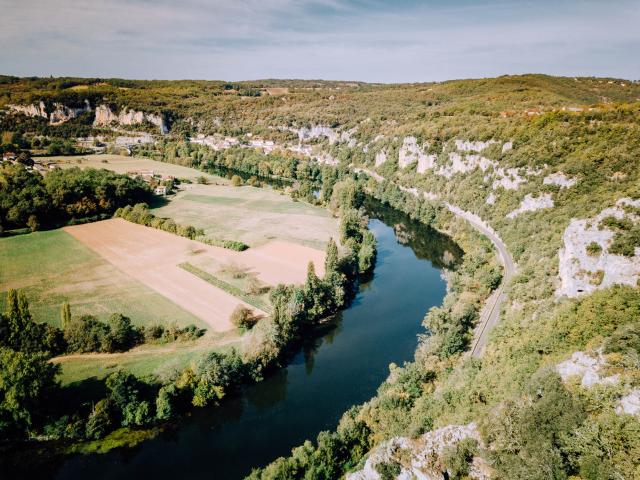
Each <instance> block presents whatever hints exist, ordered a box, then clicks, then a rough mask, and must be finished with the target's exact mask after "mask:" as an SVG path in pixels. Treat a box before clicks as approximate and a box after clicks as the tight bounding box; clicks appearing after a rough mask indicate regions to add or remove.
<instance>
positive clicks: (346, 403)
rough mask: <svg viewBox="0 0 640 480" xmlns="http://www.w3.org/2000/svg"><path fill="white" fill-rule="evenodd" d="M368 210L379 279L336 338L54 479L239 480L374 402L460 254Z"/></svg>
mask: <svg viewBox="0 0 640 480" xmlns="http://www.w3.org/2000/svg"><path fill="white" fill-rule="evenodd" d="M369 209H370V212H371V217H372V220H371V222H370V229H371V230H372V232H373V233H374V234H375V236H376V238H377V240H378V259H377V263H376V268H375V274H374V277H373V279H372V280H371V281H370V282H368V283H366V284H364V285H362V286H361V288H360V291H359V293H358V295H357V296H356V298H355V300H354V302H353V304H352V305H351V306H350V308H349V309H347V310H345V311H344V312H343V314H342V318H341V319H339V320H337V322H336V327H335V328H334V329H333V330H331V331H330V332H329V333H328V334H326V335H325V336H324V337H322V338H319V339H318V340H317V341H316V342H315V343H314V344H313V345H310V346H308V347H306V348H303V349H302V350H301V351H300V352H299V353H298V354H297V355H296V356H295V357H294V358H293V360H292V362H291V363H290V364H289V366H288V367H287V368H285V369H282V370H280V371H278V372H277V373H275V374H274V375H273V376H271V377H269V378H267V379H266V380H265V381H263V382H261V383H259V384H256V385H253V386H251V387H248V388H247V389H246V390H245V391H244V392H243V393H242V394H241V395H239V396H236V397H235V398H230V399H229V400H228V401H226V402H225V403H223V404H222V405H221V406H220V407H217V408H211V409H206V410H198V411H196V412H195V414H194V415H193V416H192V417H190V418H188V419H186V420H184V421H183V422H182V423H181V425H180V427H179V428H178V429H176V430H174V431H172V432H166V433H164V434H162V435H161V436H160V437H158V438H155V439H153V440H149V441H146V442H144V443H142V444H141V445H139V446H138V447H135V448H133V449H128V450H122V451H115V452H111V453H109V454H105V455H91V456H77V457H72V458H70V459H68V460H67V461H66V462H65V463H63V465H62V466H61V468H60V470H59V471H58V473H57V478H59V479H91V480H98V479H134V478H135V479H138V478H153V479H155V480H158V479H165V478H166V479H172V480H173V479H175V478H188V479H200V478H202V479H205V478H206V479H209V480H210V479H212V478H214V479H238V478H242V477H243V476H245V475H247V474H248V473H249V472H250V471H251V468H252V467H257V466H263V465H265V464H267V463H269V462H270V461H272V460H274V459H275V458H277V457H278V456H284V455H287V454H288V453H289V452H290V450H291V448H293V447H295V446H297V445H299V444H301V443H302V442H303V441H304V440H305V439H315V437H316V436H317V434H318V432H320V431H321V430H327V429H332V428H334V427H335V426H336V424H337V422H338V420H339V418H340V416H341V415H342V413H343V412H344V411H345V410H347V409H348V408H349V407H350V406H352V405H355V404H359V403H362V402H364V401H366V400H368V399H369V398H371V397H372V396H373V395H374V394H375V391H376V388H377V387H378V386H379V385H380V383H381V382H382V381H383V380H384V379H385V378H386V376H387V375H388V371H389V370H388V366H389V363H391V362H395V363H398V364H401V363H402V362H404V361H407V360H411V359H412V356H413V352H414V350H415V348H416V344H417V338H416V335H417V334H418V333H421V332H424V329H423V328H422V327H421V321H422V318H423V316H424V314H425V313H426V311H427V310H428V309H429V308H430V307H431V306H434V305H440V304H441V303H442V299H443V297H444V295H445V289H446V286H445V282H444V280H443V279H442V277H441V270H440V269H441V268H442V267H443V266H445V265H449V264H451V263H453V262H455V261H456V259H457V258H459V256H460V255H461V253H462V252H461V251H460V249H459V248H458V247H457V245H455V244H454V243H453V242H451V240H450V239H448V238H446V237H443V236H441V235H439V234H437V233H436V232H433V231H432V230H429V229H425V228H424V227H421V226H420V225H419V224H416V223H414V222H410V221H408V219H407V218H406V217H405V216H403V215H401V214H399V213H398V212H395V211H392V210H389V209H385V208H382V207H380V206H379V205H375V204H371V205H369ZM385 222H386V223H385ZM396 233H397V236H396Z"/></svg>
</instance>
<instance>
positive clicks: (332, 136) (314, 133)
mask: <svg viewBox="0 0 640 480" xmlns="http://www.w3.org/2000/svg"><path fill="white" fill-rule="evenodd" d="M289 130H291V131H292V132H294V133H297V134H298V140H300V142H305V141H307V140H311V139H314V138H320V137H326V138H328V139H329V144H331V145H333V144H334V143H336V142H349V146H354V145H355V140H354V139H352V138H351V137H352V136H353V134H354V133H355V132H356V130H357V129H356V128H352V129H350V130H346V131H343V132H338V131H336V130H335V129H333V128H331V127H327V126H324V125H313V126H311V127H310V128H307V127H302V128H300V129H295V128H290V129H289Z"/></svg>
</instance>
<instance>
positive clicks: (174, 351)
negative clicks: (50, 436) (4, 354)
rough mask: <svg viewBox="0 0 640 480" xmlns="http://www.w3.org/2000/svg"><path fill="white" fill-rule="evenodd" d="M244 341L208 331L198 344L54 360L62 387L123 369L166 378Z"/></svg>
mask: <svg viewBox="0 0 640 480" xmlns="http://www.w3.org/2000/svg"><path fill="white" fill-rule="evenodd" d="M243 341H244V337H240V336H238V335H237V334H236V332H228V333H225V334H212V333H210V332H207V333H206V334H205V336H204V337H202V338H199V339H198V340H195V341H187V342H181V341H177V342H172V343H167V344H158V345H147V344H145V345H141V346H139V347H136V348H134V349H132V350H129V351H128V352H124V353H94V354H76V355H65V356H61V357H56V358H54V359H53V360H52V361H53V363H57V364H60V365H61V366H62V373H61V376H60V381H61V382H62V383H63V384H70V383H73V382H77V381H81V380H84V379H86V378H93V377H95V378H97V379H101V378H104V377H106V376H107V375H109V374H110V373H112V372H114V371H116V370H118V369H124V370H126V371H128V372H131V373H133V374H134V375H136V376H138V377H153V378H160V379H163V378H168V377H169V376H170V375H172V374H173V373H175V372H176V371H181V370H183V369H184V368H186V367H187V366H188V365H189V364H191V363H192V362H194V361H197V359H198V358H199V357H200V356H201V355H202V354H203V353H207V352H210V351H213V350H215V351H218V352H224V351H227V350H229V349H231V348H234V347H236V348H238V347H239V346H240V345H241V344H242V342H243Z"/></svg>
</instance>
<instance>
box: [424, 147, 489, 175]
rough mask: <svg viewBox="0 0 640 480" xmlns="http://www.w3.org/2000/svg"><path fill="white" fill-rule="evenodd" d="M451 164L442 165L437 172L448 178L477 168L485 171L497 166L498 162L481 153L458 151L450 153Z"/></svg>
mask: <svg viewBox="0 0 640 480" xmlns="http://www.w3.org/2000/svg"><path fill="white" fill-rule="evenodd" d="M449 162H450V164H448V165H444V166H441V167H440V168H439V169H438V170H437V172H436V174H437V175H441V176H443V177H446V178H451V177H453V175H455V174H456V173H468V172H472V171H473V170H475V169H476V168H479V169H480V170H482V171H483V172H485V171H487V169H489V167H494V168H495V167H497V165H498V164H497V162H495V161H493V160H489V159H488V158H485V157H482V156H480V155H475V154H470V155H464V156H463V155H460V154H459V153H457V152H450V153H449Z"/></svg>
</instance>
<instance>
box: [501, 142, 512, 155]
mask: <svg viewBox="0 0 640 480" xmlns="http://www.w3.org/2000/svg"><path fill="white" fill-rule="evenodd" d="M512 148H513V142H505V144H504V145H502V153H506V152H508V151H509V150H511V149H512Z"/></svg>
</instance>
